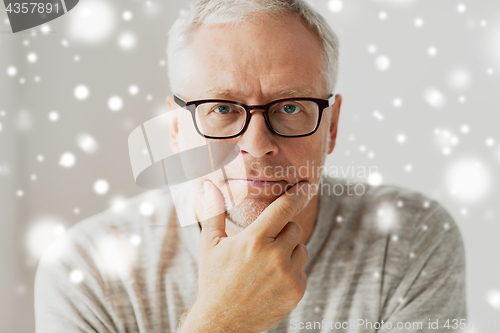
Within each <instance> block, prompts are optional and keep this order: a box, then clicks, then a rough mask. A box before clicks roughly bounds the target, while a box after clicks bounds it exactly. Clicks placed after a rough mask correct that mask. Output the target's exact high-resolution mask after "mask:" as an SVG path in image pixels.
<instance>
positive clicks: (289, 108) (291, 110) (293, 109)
mask: <svg viewBox="0 0 500 333" xmlns="http://www.w3.org/2000/svg"><path fill="white" fill-rule="evenodd" d="M281 111H282V112H284V113H286V114H297V113H299V112H300V107H299V106H298V105H296V104H286V105H283V106H282V107H281Z"/></svg>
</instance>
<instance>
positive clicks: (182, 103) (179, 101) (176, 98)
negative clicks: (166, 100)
mask: <svg viewBox="0 0 500 333" xmlns="http://www.w3.org/2000/svg"><path fill="white" fill-rule="evenodd" d="M174 102H175V103H176V104H177V105H179V106H180V107H181V108H183V107H186V101H185V100H183V99H182V98H180V97H179V96H177V95H174Z"/></svg>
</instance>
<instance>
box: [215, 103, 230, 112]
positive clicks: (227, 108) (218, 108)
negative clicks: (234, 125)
mask: <svg viewBox="0 0 500 333" xmlns="http://www.w3.org/2000/svg"><path fill="white" fill-rule="evenodd" d="M212 111H214V112H215V113H218V114H228V113H230V112H231V111H232V109H231V106H229V105H227V104H220V105H217V106H216V107H214V108H213V109H212Z"/></svg>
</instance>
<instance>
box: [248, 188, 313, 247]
mask: <svg viewBox="0 0 500 333" xmlns="http://www.w3.org/2000/svg"><path fill="white" fill-rule="evenodd" d="M310 187H311V186H310V184H309V183H306V182H301V183H298V184H295V185H294V186H293V187H291V188H290V189H289V190H288V191H286V192H285V193H283V194H282V195H281V196H280V197H279V198H277V199H276V200H274V201H273V202H272V203H271V204H270V205H269V206H268V207H267V208H266V209H265V210H264V211H263V212H262V214H260V216H259V217H258V218H257V219H256V220H255V221H254V222H253V223H252V224H250V225H249V226H248V227H247V228H246V229H245V231H246V232H248V233H254V234H256V235H257V236H258V237H264V236H265V237H269V238H276V236H277V235H278V234H279V233H280V231H281V230H282V229H283V227H284V226H285V225H286V224H287V223H288V221H290V220H291V219H292V218H293V217H294V216H295V213H296V212H297V211H298V210H299V209H302V208H303V207H304V206H305V204H306V203H307V200H308V199H309V191H310Z"/></svg>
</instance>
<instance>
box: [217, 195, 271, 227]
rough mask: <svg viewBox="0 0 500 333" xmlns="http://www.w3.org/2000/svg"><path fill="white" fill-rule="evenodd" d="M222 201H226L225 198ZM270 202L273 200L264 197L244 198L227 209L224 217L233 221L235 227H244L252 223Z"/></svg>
mask: <svg viewBox="0 0 500 333" xmlns="http://www.w3.org/2000/svg"><path fill="white" fill-rule="evenodd" d="M224 201H226V199H225V198H224ZM272 202H273V200H265V199H254V198H251V199H249V198H247V199H244V200H243V201H242V202H240V203H239V204H237V205H236V206H234V207H232V208H231V209H229V210H227V212H226V219H227V220H229V221H230V222H232V223H234V224H235V225H236V226H237V227H239V228H242V229H245V228H246V227H248V226H249V225H250V224H252V223H253V222H254V221H255V220H256V219H257V218H258V217H259V216H260V214H262V212H263V211H264V210H265V209H266V208H267V207H268V206H269V205H270V204H271V203H272ZM226 207H227V204H226Z"/></svg>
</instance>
